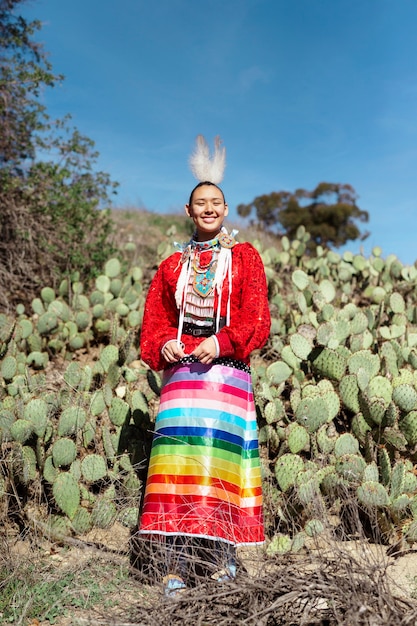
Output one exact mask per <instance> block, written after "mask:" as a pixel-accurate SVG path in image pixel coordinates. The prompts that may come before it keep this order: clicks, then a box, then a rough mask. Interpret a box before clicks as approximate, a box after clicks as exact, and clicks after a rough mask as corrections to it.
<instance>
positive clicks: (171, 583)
mask: <svg viewBox="0 0 417 626" xmlns="http://www.w3.org/2000/svg"><path fill="white" fill-rule="evenodd" d="M162 582H163V583H164V594H165V595H166V596H168V597H173V596H176V595H178V594H179V593H181V592H182V591H185V590H186V589H187V585H186V584H185V582H184V581H183V579H182V578H181V576H177V575H176V574H168V575H167V576H164V577H163V579H162Z"/></svg>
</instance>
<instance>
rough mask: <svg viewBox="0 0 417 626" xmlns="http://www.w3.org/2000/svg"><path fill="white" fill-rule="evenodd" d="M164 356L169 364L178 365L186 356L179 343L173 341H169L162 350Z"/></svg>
mask: <svg viewBox="0 0 417 626" xmlns="http://www.w3.org/2000/svg"><path fill="white" fill-rule="evenodd" d="M162 356H163V357H164V359H165V361H168V363H176V362H177V361H179V360H180V359H182V358H183V357H185V356H186V355H185V352H184V350H183V349H182V347H181V345H180V344H179V343H178V341H177V340H176V339H173V340H172V341H168V343H166V344H165V345H164V347H163V348H162Z"/></svg>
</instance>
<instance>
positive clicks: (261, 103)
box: [21, 0, 417, 264]
mask: <svg viewBox="0 0 417 626" xmlns="http://www.w3.org/2000/svg"><path fill="white" fill-rule="evenodd" d="M21 11H22V12H23V15H24V16H25V17H30V18H37V19H40V20H41V21H42V22H43V23H44V27H43V29H42V31H41V33H40V35H39V38H40V40H42V41H43V42H44V45H45V49H46V51H47V52H48V53H49V55H50V60H51V62H52V64H53V67H54V70H55V71H56V72H57V73H62V74H64V75H65V81H64V82H63V84H62V85H61V86H59V87H56V88H54V89H53V90H49V91H47V92H46V93H45V95H44V98H45V101H46V104H47V107H48V110H49V113H50V114H51V115H52V116H54V117H55V116H62V115H64V114H65V113H71V114H72V116H73V122H74V125H75V126H77V127H78V128H79V130H80V131H81V132H83V133H84V134H86V135H88V136H89V137H91V138H92V139H93V140H94V141H95V142H96V147H97V149H98V151H99V152H100V159H99V167H100V169H102V170H105V171H107V172H109V173H110V174H111V176H112V178H113V179H114V180H117V181H119V183H120V188H119V193H118V196H117V197H116V199H115V206H120V207H123V208H125V207H145V208H147V209H149V210H152V211H158V212H170V211H175V212H177V211H181V210H182V208H183V205H184V203H185V202H186V200H187V198H188V195H189V192H190V190H191V188H192V187H193V186H194V184H195V182H196V181H195V180H194V179H193V177H192V174H191V172H190V171H189V169H188V157H189V154H190V152H191V150H192V148H193V145H194V140H195V137H196V135H197V134H199V133H202V134H204V135H205V136H206V138H207V139H208V140H209V141H210V143H212V141H213V139H214V137H215V136H216V135H220V136H221V137H222V139H223V140H224V144H225V146H226V149H227V168H226V174H225V178H224V181H223V184H222V187H223V189H224V192H225V194H226V198H227V200H228V203H229V207H230V216H231V218H232V219H233V218H234V217H235V216H236V206H237V205H238V204H239V203H242V202H243V203H248V202H250V201H251V200H253V199H254V198H255V197H256V196H257V195H261V194H264V193H270V192H271V191H280V190H288V191H292V190H294V189H296V188H300V187H302V188H305V189H313V188H314V187H315V186H316V185H317V183H319V182H321V181H327V182H335V183H337V182H339V183H348V184H350V185H352V186H353V187H354V188H355V189H356V192H357V193H358V195H359V200H358V205H359V206H360V208H361V209H364V210H366V211H368V212H369V214H370V221H369V224H368V225H365V227H366V228H367V229H368V230H369V231H370V232H371V235H370V237H369V238H368V239H367V240H366V241H365V242H362V243H359V242H350V243H349V244H348V245H347V248H348V249H350V250H352V251H353V252H358V251H359V250H361V249H362V250H363V252H364V254H366V255H369V254H370V253H371V250H372V247H373V246H374V245H378V246H380V247H382V249H383V255H384V256H386V255H388V254H396V255H397V256H398V258H399V259H400V260H401V261H402V262H403V263H406V264H411V263H414V261H415V260H416V259H417V249H416V247H417V246H416V243H415V241H416V233H415V231H416V226H417V37H416V35H415V27H416V24H417V2H416V1H415V0H119V1H116V0H71V1H60V0H58V1H57V0H29V1H28V2H27V3H26V4H23V5H22V6H21Z"/></svg>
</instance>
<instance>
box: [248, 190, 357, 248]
mask: <svg viewBox="0 0 417 626" xmlns="http://www.w3.org/2000/svg"><path fill="white" fill-rule="evenodd" d="M356 201H357V195H356V192H355V190H354V189H353V187H351V186H350V185H342V184H339V183H320V184H319V185H317V187H316V188H315V189H314V190H313V191H307V190H305V189H297V190H296V191H295V192H293V193H291V192H288V191H276V192H275V191H274V192H272V193H270V194H265V195H262V196H258V197H256V198H255V199H254V200H253V201H252V202H251V203H249V204H240V205H239V206H238V207H237V212H238V214H239V215H240V216H242V217H248V216H249V215H250V214H251V213H252V210H255V212H256V222H257V223H258V224H259V225H260V226H261V227H262V228H265V229H266V230H269V231H272V232H276V233H277V234H280V235H284V234H285V235H287V236H288V237H290V238H294V237H295V234H296V232H297V228H298V227H299V226H301V225H303V226H304V227H305V229H306V230H307V231H308V232H309V233H310V235H311V241H310V246H311V247H313V248H315V247H316V246H317V245H319V244H320V245H322V246H330V245H333V246H336V247H339V246H341V245H343V244H345V243H346V242H347V241H349V240H355V239H361V240H363V239H365V238H366V237H367V236H368V235H369V233H368V232H361V231H360V229H359V227H358V225H357V222H362V223H363V222H367V221H368V219H369V215H368V213H367V211H363V210H362V209H360V208H359V207H358V206H357V204H356ZM254 221H255V220H253V222H254Z"/></svg>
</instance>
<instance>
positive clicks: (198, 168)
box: [189, 135, 226, 185]
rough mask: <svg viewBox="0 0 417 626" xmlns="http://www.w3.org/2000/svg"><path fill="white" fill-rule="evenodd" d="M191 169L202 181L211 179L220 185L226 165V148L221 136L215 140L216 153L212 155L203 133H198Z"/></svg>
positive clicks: (190, 161) (191, 157) (191, 158)
mask: <svg viewBox="0 0 417 626" xmlns="http://www.w3.org/2000/svg"><path fill="white" fill-rule="evenodd" d="M189 164H190V169H191V171H192V173H193V175H194V176H195V178H196V179H197V180H198V181H200V182H204V181H206V180H207V181H209V182H211V183H214V184H215V185H218V184H219V183H220V182H221V181H222V180H223V175H224V170H225V167H226V148H225V147H224V146H222V141H221V139H220V137H219V136H217V137H216V138H215V140H214V153H213V156H210V149H209V146H208V144H207V141H206V140H205V138H204V137H203V135H198V136H197V139H196V145H195V149H194V152H193V153H192V155H191V156H190V160H189Z"/></svg>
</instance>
